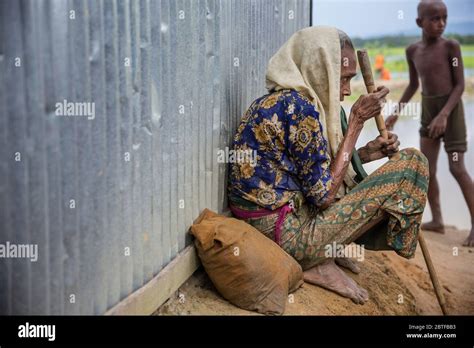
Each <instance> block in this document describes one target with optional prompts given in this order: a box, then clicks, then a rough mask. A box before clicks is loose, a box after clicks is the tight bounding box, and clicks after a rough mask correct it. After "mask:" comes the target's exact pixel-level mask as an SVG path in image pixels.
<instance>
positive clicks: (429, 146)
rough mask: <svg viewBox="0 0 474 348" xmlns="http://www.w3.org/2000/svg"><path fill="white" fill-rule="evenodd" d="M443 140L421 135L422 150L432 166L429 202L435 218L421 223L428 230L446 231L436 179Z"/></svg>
mask: <svg viewBox="0 0 474 348" xmlns="http://www.w3.org/2000/svg"><path fill="white" fill-rule="evenodd" d="M440 144H441V141H440V139H439V138H438V139H431V138H427V137H421V139H420V150H421V152H423V154H424V155H425V156H426V158H427V159H428V162H429V167H430V183H429V186H428V202H429V203H430V208H431V214H432V215H433V220H432V221H430V222H426V223H424V224H421V228H422V229H423V230H427V231H433V232H439V233H444V223H443V216H442V215H441V205H440V202H439V185H438V180H437V179H436V168H437V164H438V154H439V148H440Z"/></svg>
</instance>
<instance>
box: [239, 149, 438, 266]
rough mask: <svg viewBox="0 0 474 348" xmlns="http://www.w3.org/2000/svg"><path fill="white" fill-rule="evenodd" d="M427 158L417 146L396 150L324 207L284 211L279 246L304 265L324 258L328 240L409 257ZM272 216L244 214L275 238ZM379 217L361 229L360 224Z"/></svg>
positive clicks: (423, 201) (421, 205)
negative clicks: (345, 192) (374, 223)
mask: <svg viewBox="0 0 474 348" xmlns="http://www.w3.org/2000/svg"><path fill="white" fill-rule="evenodd" d="M428 180H429V172H428V161H427V159H426V157H425V156H424V155H423V154H422V153H421V152H420V151H418V150H417V149H414V148H409V149H404V150H401V151H400V156H398V157H396V158H392V159H390V160H388V161H387V162H386V163H385V164H384V165H382V166H381V167H380V168H378V169H377V170H376V171H375V172H374V173H372V174H371V175H369V176H368V177H366V178H365V179H364V180H363V181H362V182H360V183H359V184H357V185H356V186H355V187H354V188H353V189H352V190H351V191H350V192H349V193H347V194H346V195H345V196H344V197H343V198H342V199H340V200H338V201H336V202H334V203H333V204H332V205H331V206H329V207H328V208H327V209H325V210H322V211H321V210H314V209H313V208H312V207H309V206H308V205H306V204H304V203H303V204H301V205H300V206H299V207H298V206H297V207H296V209H294V210H293V212H291V213H289V214H288V215H287V216H286V218H285V221H284V223H283V226H282V234H281V247H282V248H283V249H284V250H285V251H286V252H287V253H288V254H290V255H292V256H293V257H294V258H295V259H296V260H297V261H298V262H299V263H300V264H301V266H302V267H303V269H304V270H305V269H309V268H311V267H313V266H315V265H317V264H319V263H321V262H323V261H324V260H325V259H326V256H325V250H326V248H325V247H326V246H327V245H334V244H333V243H336V244H338V245H343V244H350V243H351V242H356V243H358V244H363V245H364V247H365V248H366V249H369V250H387V249H389V250H395V252H397V253H398V254H399V255H401V256H403V257H405V258H411V257H413V255H414V253H415V249H416V245H417V241H418V232H419V229H420V224H421V218H422V215H423V211H424V208H425V204H426V197H427V191H428ZM276 220H277V215H276V214H272V215H268V216H264V217H261V218H254V219H247V220H245V221H246V222H247V223H249V224H251V225H252V226H254V227H255V228H256V229H258V230H259V231H260V232H262V233H263V234H265V235H266V236H267V237H269V238H271V239H272V240H274V235H273V234H274V230H275V222H276ZM376 220H377V221H381V222H380V223H378V224H377V225H375V226H374V227H373V228H371V229H369V230H368V231H365V232H364V230H363V229H364V226H367V225H369V224H370V223H371V222H374V221H376Z"/></svg>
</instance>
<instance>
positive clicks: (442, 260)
mask: <svg viewBox="0 0 474 348" xmlns="http://www.w3.org/2000/svg"><path fill="white" fill-rule="evenodd" d="M467 234H468V232H467V231H459V230H456V229H455V228H454V227H452V228H449V229H448V230H447V233H446V234H445V235H440V234H436V233H432V232H426V233H425V239H426V241H427V243H428V247H429V251H430V253H431V257H432V259H433V262H434V265H435V268H436V270H437V272H438V276H439V278H440V281H441V283H442V284H443V288H444V289H443V290H444V294H445V297H446V301H447V307H448V311H449V313H450V314H471V315H472V314H474V267H473V266H474V248H466V247H462V246H461V244H462V241H463V240H464V239H465V238H466V236H467ZM361 268H362V272H361V273H360V274H358V275H354V274H352V273H350V272H349V271H346V272H347V274H349V275H350V276H351V277H352V278H353V279H354V280H356V282H357V283H358V284H360V285H361V286H363V287H365V288H366V289H367V290H368V292H369V294H370V299H369V301H368V302H367V303H366V304H364V305H356V304H354V303H353V302H352V301H351V300H349V299H346V298H343V297H340V296H339V295H337V294H335V293H333V292H330V291H327V290H324V289H322V288H320V287H317V286H313V285H311V284H306V283H305V284H304V285H303V286H302V287H301V288H300V289H298V290H297V291H296V292H295V293H294V294H293V295H294V296H293V298H291V297H290V298H289V302H288V303H287V306H286V311H285V315H417V314H419V315H432V314H442V313H441V309H440V308H439V305H438V302H437V300H436V296H435V293H434V290H433V287H432V285H431V281H430V278H429V274H428V271H427V268H426V265H425V262H424V259H423V255H422V253H421V250H420V248H419V247H418V249H417V251H416V256H415V257H414V258H413V259H411V260H406V259H404V258H401V257H399V256H398V255H397V254H395V253H394V252H391V251H383V252H371V251H366V253H365V260H364V261H363V262H362V263H361ZM291 299H292V301H290V300H291ZM255 314H256V313H254V312H249V311H245V310H242V309H240V308H237V307H235V306H234V305H232V304H230V303H229V302H227V301H226V300H225V299H223V298H222V297H221V296H220V295H219V294H218V293H217V291H216V290H215V288H214V286H213V285H212V283H211V281H210V280H209V278H208V277H207V275H206V273H205V272H204V271H203V270H202V269H199V270H198V271H196V272H195V273H194V275H193V276H192V277H191V278H189V279H188V281H187V282H186V283H185V284H183V286H182V287H181V288H180V289H179V291H178V292H177V293H176V294H175V295H174V296H173V297H172V298H170V299H169V300H168V301H167V302H166V303H164V304H163V305H162V306H161V307H160V308H159V309H158V310H157V311H156V313H155V315H255Z"/></svg>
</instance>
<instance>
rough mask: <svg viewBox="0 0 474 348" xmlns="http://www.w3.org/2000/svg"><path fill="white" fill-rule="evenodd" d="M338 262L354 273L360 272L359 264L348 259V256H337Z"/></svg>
mask: <svg viewBox="0 0 474 348" xmlns="http://www.w3.org/2000/svg"><path fill="white" fill-rule="evenodd" d="M336 263H337V264H338V265H339V266H341V267H344V268H347V269H348V270H349V271H351V272H352V273H355V274H359V273H360V267H359V265H358V264H357V263H356V262H355V261H354V260H351V259H348V258H347V257H336Z"/></svg>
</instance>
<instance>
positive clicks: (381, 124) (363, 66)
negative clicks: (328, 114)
mask: <svg viewBox="0 0 474 348" xmlns="http://www.w3.org/2000/svg"><path fill="white" fill-rule="evenodd" d="M357 59H358V60H359V66H360V70H361V71H362V77H363V78H364V83H365V87H366V88H367V92H368V93H372V92H373V91H375V83H374V77H373V75H372V68H371V66H370V60H369V55H368V54H367V51H366V50H358V51H357ZM375 122H376V123H377V128H378V130H379V132H380V135H381V136H382V137H383V138H384V139H388V132H387V129H386V127H385V120H384V118H383V115H382V114H380V115H377V116H375ZM395 156H399V154H398V153H397V154H396V155H395ZM395 156H393V157H395ZM418 241H419V242H420V247H421V251H422V253H423V257H424V258H425V262H426V266H427V267H428V272H429V274H430V278H431V283H433V287H434V290H435V293H436V297H437V299H438V302H439V306H440V307H441V310H442V312H443V314H444V315H447V314H448V312H447V310H446V301H445V299H444V295H443V292H442V287H441V283H440V282H439V279H438V275H437V274H436V271H435V268H434V265H433V262H432V261H431V256H430V253H429V251H428V246H427V245H426V242H425V238H424V237H423V234H422V233H421V231H420V232H419V234H418Z"/></svg>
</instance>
